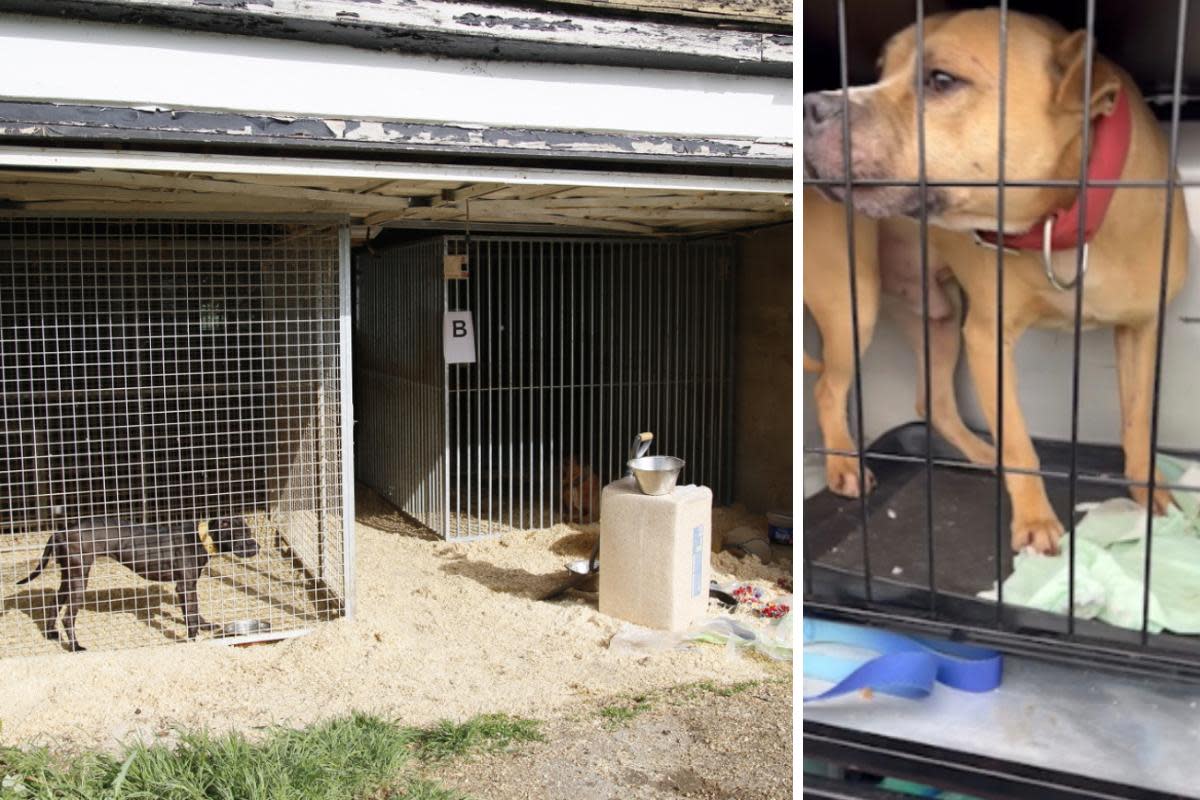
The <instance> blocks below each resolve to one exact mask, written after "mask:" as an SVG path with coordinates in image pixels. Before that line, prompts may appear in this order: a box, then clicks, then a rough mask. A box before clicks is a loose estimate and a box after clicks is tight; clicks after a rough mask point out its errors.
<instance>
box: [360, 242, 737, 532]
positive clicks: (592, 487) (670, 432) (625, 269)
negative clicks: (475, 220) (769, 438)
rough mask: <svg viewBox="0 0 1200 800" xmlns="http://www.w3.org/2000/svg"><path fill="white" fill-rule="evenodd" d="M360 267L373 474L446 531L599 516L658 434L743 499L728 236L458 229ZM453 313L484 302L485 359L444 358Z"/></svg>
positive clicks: (364, 452)
mask: <svg viewBox="0 0 1200 800" xmlns="http://www.w3.org/2000/svg"><path fill="white" fill-rule="evenodd" d="M464 252H465V253H468V255H469V277H468V278H466V279H463V280H460V279H445V278H444V275H443V257H444V256H445V255H447V254H450V253H464ZM355 269H356V298H357V300H356V302H357V312H358V313H357V315H356V323H355V324H356V329H355V333H356V339H355V342H356V364H357V365H358V366H357V370H356V378H355V380H356V396H357V397H358V398H359V405H360V410H359V425H360V427H359V431H358V435H359V437H360V441H362V442H363V446H362V447H360V448H359V449H358V458H359V461H358V467H357V469H358V474H359V475H360V478H361V480H362V481H363V482H364V483H365V484H367V485H368V486H371V487H372V488H374V489H376V490H377V491H379V492H380V493H381V494H382V495H384V496H385V497H387V498H388V499H389V500H391V501H392V502H393V503H395V504H396V505H397V506H398V507H400V508H401V509H403V510H404V511H405V512H407V513H409V514H410V515H412V516H413V517H414V518H416V519H417V520H418V521H420V522H421V523H422V524H424V525H426V526H427V527H429V528H430V529H431V530H434V531H436V532H437V533H438V534H440V535H441V536H442V537H444V538H446V539H452V540H457V541H463V540H470V539H475V538H481V537H488V536H495V535H499V534H501V533H504V532H505V531H510V530H519V529H529V528H542V527H548V526H552V525H555V524H557V523H560V522H564V521H580V522H588V521H595V520H597V519H598V499H599V490H600V487H602V486H603V485H604V484H606V483H608V482H609V481H611V480H614V479H616V478H618V477H620V475H621V474H623V472H624V464H625V460H626V453H627V449H628V446H629V440H630V439H631V438H632V436H633V435H634V434H635V433H637V432H639V431H644V430H649V431H652V432H654V434H655V437H656V441H655V445H654V450H653V452H658V453H664V454H672V455H677V456H680V457H681V458H683V459H685V460H686V461H687V467H686V469H685V472H684V473H683V475H682V476H681V480H684V481H687V482H695V483H703V484H704V485H707V486H710V487H711V488H712V489H713V491H714V495H715V496H716V497H717V499H718V500H719V501H723V502H728V501H729V499H730V495H731V492H732V482H733V475H732V452H733V450H732V441H731V434H732V421H731V415H732V406H733V402H732V399H733V398H732V383H731V379H732V370H733V365H732V356H731V354H732V351H733V334H734V327H733V309H734V294H735V292H734V289H735V281H736V258H735V249H734V247H733V244H732V242H731V241H730V240H728V239H723V238H722V239H705V240H690V241H685V240H655V239H606V238H605V239H602V238H595V239H584V238H565V237H529V236H485V237H470V238H469V239H468V238H466V237H460V236H449V237H439V238H435V239H431V240H425V241H421V242H417V243H414V244H407V245H402V246H398V247H395V248H392V249H390V250H388V251H386V252H381V253H376V254H371V255H363V256H360V257H359V258H358V260H357V261H356V265H355ZM446 311H471V312H472V318H473V322H474V327H475V343H476V362H475V363H474V364H446V363H445V362H444V357H443V345H442V322H441V320H442V317H443V314H444V313H445V312H446ZM368 445H370V446H368ZM572 490H573V491H574V492H575V497H576V499H578V498H581V497H586V499H584V500H582V501H580V502H574V501H572V500H571V499H570V498H564V495H567V494H569V493H570V492H571V491H572Z"/></svg>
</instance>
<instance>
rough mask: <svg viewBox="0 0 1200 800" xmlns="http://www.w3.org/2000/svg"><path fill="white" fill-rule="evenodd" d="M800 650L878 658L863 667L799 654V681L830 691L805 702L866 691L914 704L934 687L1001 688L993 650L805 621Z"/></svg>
mask: <svg viewBox="0 0 1200 800" xmlns="http://www.w3.org/2000/svg"><path fill="white" fill-rule="evenodd" d="M804 644H805V646H806V647H807V645H810V644H834V645H844V646H850V647H854V648H858V649H862V650H870V651H872V652H875V653H878V654H879V655H877V656H876V657H875V658H871V659H868V660H866V661H864V660H862V659H852V658H845V657H840V656H833V655H827V654H824V653H809V652H807V651H806V652H805V654H804V675H805V677H808V678H813V679H816V680H822V681H827V682H829V683H832V684H833V686H832V687H830V688H829V689H826V690H825V691H823V692H821V693H820V694H815V695H810V696H808V697H805V698H804V702H806V703H808V702H812V701H814V700H827V699H829V698H832V697H838V696H841V695H844V694H849V693H851V692H857V691H861V690H863V689H869V690H871V691H873V692H880V693H881V694H890V695H896V696H899V697H907V698H910V699H913V700H919V699H921V698H923V697H927V696H928V695H929V693H930V692H932V691H933V685H934V684H935V683H942V684H945V685H946V686H949V687H951V688H953V689H959V690H962V691H966V692H988V691H991V690H992V689H995V688H996V687H997V686H999V685H1000V681H1001V677H1002V674H1003V663H1004V659H1003V656H1002V655H1001V654H1000V653H998V652H997V651H995V650H989V649H987V648H984V647H976V646H974V645H966V644H957V643H955V642H946V641H941V640H938V639H925V638H919V637H915V636H906V635H904V634H900V633H892V632H891V631H885V630H881V629H879V628H870V627H866V626H862V625H849V624H846V623H843V622H831V621H829V620H823V619H815V618H811V617H805V618H804Z"/></svg>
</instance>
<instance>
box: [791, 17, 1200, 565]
mask: <svg viewBox="0 0 1200 800" xmlns="http://www.w3.org/2000/svg"><path fill="white" fill-rule="evenodd" d="M999 30H1000V14H999V12H998V11H997V10H995V9H986V10H974V11H964V12H952V13H946V14H938V15H935V16H932V17H929V18H928V19H927V20H926V21H925V30H924V46H923V48H922V50H921V52H922V53H923V55H924V74H922V75H920V76H918V75H917V74H916V67H917V64H916V53H917V50H916V46H917V32H916V30H915V27H909V28H907V29H905V30H904V31H902V32H900V33H898V34H897V35H896V36H894V37H893V38H892V39H891V41H889V42H888V44H887V46H886V47H885V49H884V53H883V57H882V58H881V62H880V63H881V69H882V75H881V78H880V80H879V81H878V82H877V83H875V84H872V85H869V86H862V87H856V88H854V89H852V90H851V92H850V99H851V102H850V125H851V131H852V132H851V145H852V155H851V163H852V167H851V171H852V175H853V177H855V178H859V179H871V178H875V179H891V180H904V181H914V180H915V179H916V177H917V158H918V156H917V149H918V147H917V132H916V127H915V124H914V120H915V119H916V108H917V86H918V83H917V81H918V79H919V80H920V81H921V82H922V84H923V85H924V87H925V90H924V91H925V157H926V176H927V179H928V180H929V181H933V182H955V181H959V182H966V181H975V182H980V183H985V184H986V183H987V182H996V181H997V180H998V171H997V163H998V157H997V150H998V143H999V122H998V108H999V97H1000V92H1001V81H1000V65H999V61H1000V45H999ZM1087 43H1088V37H1087V35H1086V33H1085V32H1084V31H1075V32H1074V33H1071V32H1068V31H1067V30H1066V29H1064V28H1062V27H1061V26H1059V25H1058V24H1056V23H1054V22H1051V21H1049V20H1046V19H1042V18H1040V17H1033V16H1029V15H1026V14H1020V13H1016V12H1010V13H1009V14H1008V48H1007V59H1006V60H1007V75H1006V81H1007V86H1006V88H1005V90H1004V91H1005V105H1006V109H1007V111H1006V119H1007V122H1006V125H1005V139H1006V145H1005V153H1006V156H1005V165H1004V177H1005V180H1006V181H1022V180H1023V181H1046V180H1050V179H1062V180H1076V181H1077V180H1078V179H1079V176H1080V163H1081V159H1080V154H1081V152H1082V149H1083V147H1082V129H1083V123H1084V117H1083V115H1084V108H1085V97H1084V88H1085V85H1087V80H1086V77H1087V76H1086V74H1085V73H1086V69H1085V64H1086V61H1085V48H1086V45H1087ZM1090 77H1091V80H1090V88H1091V92H1090V97H1089V98H1087V100H1088V104H1087V105H1088V107H1089V108H1090V115H1089V116H1090V120H1089V122H1090V125H1091V127H1090V137H1091V148H1090V151H1091V155H1090V158H1089V161H1088V168H1087V169H1088V175H1089V177H1090V178H1092V179H1112V178H1120V179H1122V180H1127V181H1135V180H1140V181H1160V182H1161V181H1164V180H1165V179H1166V177H1167V171H1168V168H1169V164H1168V161H1169V154H1168V143H1167V139H1166V136H1165V135H1164V133H1163V131H1162V129H1161V128H1160V126H1159V124H1158V123H1157V121H1156V120H1155V118H1154V115H1153V114H1152V113H1151V112H1150V109H1149V108H1148V106H1147V105H1146V103H1145V100H1144V99H1143V98H1142V96H1141V94H1140V93H1139V92H1138V89H1137V87H1136V86H1135V85H1134V83H1133V81H1132V80H1131V79H1130V77H1129V76H1128V74H1126V73H1125V72H1124V71H1123V70H1121V69H1120V68H1119V67H1117V66H1116V65H1115V64H1113V63H1112V62H1110V61H1108V60H1107V59H1105V58H1104V57H1103V56H1101V55H1099V54H1095V57H1094V59H1093V62H1092V70H1091V76H1090ZM804 105H805V143H804V155H805V163H806V169H807V170H808V171H809V172H810V173H811V174H815V175H816V176H818V177H822V178H835V179H836V178H840V177H841V176H842V174H843V166H842V119H841V115H842V102H841V95H840V93H838V92H830V93H822V94H810V95H806V96H805V98H804ZM830 194H832V195H833V196H835V197H840V194H841V193H840V192H839V191H838V190H837V189H836V188H835V189H832V190H830ZM997 199H998V191H997V189H996V187H995V186H986V185H983V186H957V187H954V186H935V187H931V188H929V190H928V195H927V208H928V213H929V220H930V222H931V223H932V224H934V225H936V226H939V227H940V228H943V229H944V230H942V231H937V230H934V229H931V231H930V234H931V239H930V241H931V244H932V246H934V247H936V249H937V250H938V251H939V252H940V253H941V255H942V257H943V258H944V259H945V262H946V263H947V264H948V265H949V267H950V268H951V269H952V270H953V273H954V277H955V279H956V280H957V281H958V283H959V284H960V285H961V286H962V288H963V290H964V292H965V294H966V297H967V301H968V312H967V317H966V322H965V326H964V338H965V342H966V350H967V358H968V362H969V364H970V367H971V372H972V376H973V378H974V381H975V387H976V391H977V393H978V395H979V399H980V401H981V403H982V405H983V410H984V413H985V414H986V416H987V418H988V423H989V425H990V426H991V427H992V429H993V431H994V430H995V428H996V424H997V418H998V409H997V400H996V398H997V390H998V388H999V389H1000V390H1001V391H1002V392H1003V413H1004V443H1003V444H1004V451H1003V456H1004V463H1005V465H1006V466H1007V467H1016V468H1019V469H1021V470H1037V469H1038V468H1039V461H1038V457H1037V455H1036V453H1035V452H1034V449H1033V443H1032V441H1031V440H1030V436H1029V433H1028V431H1027V429H1026V425H1025V419H1024V417H1023V415H1022V414H1021V408H1020V403H1019V398H1018V394H1017V380H1016V376H1017V370H1016V366H1015V364H1014V361H1013V349H1014V347H1015V346H1016V342H1017V340H1018V338H1020V336H1021V334H1022V333H1024V331H1025V330H1026V329H1028V328H1029V327H1031V326H1038V327H1049V328H1057V329H1065V330H1071V329H1072V326H1073V323H1074V309H1075V292H1074V291H1073V290H1069V286H1070V284H1071V282H1072V281H1073V280H1074V276H1075V265H1076V258H1077V253H1076V248H1075V245H1076V232H1077V230H1078V219H1079V217H1080V216H1083V217H1084V219H1085V222H1086V225H1087V227H1086V230H1087V242H1088V247H1087V250H1086V252H1085V255H1086V262H1087V268H1086V274H1085V277H1084V278H1082V280H1083V311H1082V324H1083V325H1084V326H1085V327H1088V328H1091V327H1095V326H1099V325H1109V326H1112V327H1113V328H1114V330H1115V340H1116V351H1117V370H1118V382H1119V386H1120V400H1121V416H1122V428H1121V430H1122V444H1123V447H1124V451H1125V475H1126V476H1127V477H1128V478H1129V479H1130V480H1131V481H1135V482H1145V481H1147V480H1148V478H1149V475H1150V468H1151V454H1150V442H1149V439H1150V435H1149V429H1150V414H1151V406H1152V403H1153V390H1154V362H1155V347H1156V330H1157V324H1158V298H1159V289H1160V275H1161V271H1162V260H1163V233H1164V230H1166V229H1167V226H1166V224H1165V223H1166V222H1167V220H1166V201H1167V196H1166V192H1165V190H1164V189H1163V188H1161V187H1158V188H1145V189H1139V188H1133V187H1121V188H1117V189H1116V190H1115V191H1114V190H1112V188H1111V187H1109V188H1105V187H1089V189H1088V191H1087V199H1086V201H1085V203H1086V209H1081V208H1080V200H1079V193H1078V192H1077V191H1076V189H1075V188H1074V187H1071V186H1062V187H1038V188H1034V187H1011V186H1010V187H1006V188H1005V191H1004V204H1005V215H1004V229H1005V243H1006V245H1007V246H1010V247H1012V248H1014V252H1011V253H1008V254H1006V256H1005V272H1004V287H1003V292H1004V296H1003V300H1004V304H1003V317H1002V318H1000V314H999V313H998V305H997V299H998V298H997V293H996V272H995V270H996V253H995V251H994V250H993V249H992V248H990V247H988V246H986V243H987V242H988V241H994V239H995V231H996V229H997V228H998V227H999V225H1000V222H999V219H998V212H997ZM1171 201H1172V203H1173V206H1172V211H1171V219H1170V242H1169V264H1168V273H1167V281H1166V287H1165V291H1166V297H1167V299H1168V300H1169V299H1171V298H1173V297H1174V296H1175V295H1176V294H1177V293H1178V291H1179V289H1180V287H1181V286H1182V285H1183V282H1184V279H1185V277H1186V272H1187V255H1188V253H1187V243H1188V227H1187V221H1186V217H1185V211H1184V202H1183V193H1182V191H1181V190H1179V189H1178V188H1176V189H1175V191H1174V193H1173V196H1172V198H1171ZM854 203H855V206H856V208H857V209H858V210H859V211H861V212H863V213H865V214H867V215H870V216H876V217H888V216H896V215H903V216H913V215H915V214H916V213H917V211H918V208H919V195H918V190H917V189H916V188H915V187H912V186H891V187H882V186H881V187H860V188H856V189H855V192H854ZM1081 211H1083V212H1084V213H1083V214H1082V215H1081V213H1080V212H1081ZM1044 249H1045V250H1048V255H1045V256H1044V255H1043V250H1044ZM1065 288H1066V289H1068V290H1064V289H1065ZM998 322H1000V323H1002V325H1003V331H1004V335H1003V337H1002V341H1001V342H1000V345H999V348H1000V353H999V355H1000V357H1001V358H1002V359H1003V366H1004V377H1003V384H1002V385H1001V386H999V387H998V385H997V383H998V378H997V371H996V363H997V336H996V331H997V327H998V325H997V323H998ZM1005 481H1006V484H1007V488H1008V491H1009V495H1010V497H1011V499H1012V507H1013V514H1012V546H1013V548H1014V549H1021V548H1023V547H1025V546H1027V545H1031V546H1033V547H1034V548H1036V549H1037V550H1039V551H1041V552H1046V553H1050V552H1056V551H1057V550H1058V544H1059V539H1060V537H1061V535H1062V531H1063V526H1062V523H1061V522H1060V521H1059V519H1058V518H1057V516H1056V514H1055V512H1054V509H1053V508H1052V507H1051V505H1050V502H1049V499H1048V498H1047V496H1046V490H1045V486H1044V484H1043V482H1042V479H1041V478H1040V477H1039V476H1037V475H1030V474H1019V473H1013V472H1006V473H1005ZM1131 491H1132V493H1133V496H1134V497H1135V499H1137V500H1138V501H1139V502H1142V503H1147V504H1149V503H1151V502H1152V504H1153V507H1154V510H1155V511H1158V512H1161V511H1162V510H1164V509H1165V507H1166V506H1167V505H1168V504H1169V503H1170V502H1171V497H1170V493H1169V492H1167V491H1165V490H1161V489H1160V490H1157V491H1156V492H1155V496H1154V497H1153V498H1150V497H1148V491H1147V489H1146V488H1144V487H1142V488H1138V487H1134V488H1132V489H1131Z"/></svg>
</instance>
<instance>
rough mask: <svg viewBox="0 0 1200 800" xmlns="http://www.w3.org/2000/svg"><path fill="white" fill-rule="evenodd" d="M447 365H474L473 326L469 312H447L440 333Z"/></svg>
mask: <svg viewBox="0 0 1200 800" xmlns="http://www.w3.org/2000/svg"><path fill="white" fill-rule="evenodd" d="M442 343H443V349H444V350H445V353H446V363H447V364H474V363H475V325H474V324H473V322H472V320H471V312H470V311H447V312H446V324H445V326H444V328H443V333H442Z"/></svg>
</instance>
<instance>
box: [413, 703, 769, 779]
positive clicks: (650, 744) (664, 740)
mask: <svg viewBox="0 0 1200 800" xmlns="http://www.w3.org/2000/svg"><path fill="white" fill-rule="evenodd" d="M739 688H740V687H739ZM613 702H614V703H616V704H617V705H619V706H620V705H624V706H628V705H629V703H630V702H631V701H630V700H629V699H628V698H620V699H615V700H614V701H613ZM647 705H648V706H649V708H647V710H645V711H644V712H642V713H640V714H638V715H637V716H635V717H633V718H632V719H629V720H627V721H621V722H614V721H612V720H610V719H607V718H606V717H605V716H604V715H603V713H602V710H601V709H602V708H603V706H589V707H588V708H586V709H584V710H582V711H580V712H578V713H576V714H573V715H571V716H569V717H565V718H560V719H556V720H554V721H552V722H550V723H548V724H546V725H545V726H543V734H544V735H545V737H546V741H545V742H541V743H537V744H531V745H524V746H522V747H520V748H519V749H518V750H517V751H516V752H515V753H496V754H492V755H488V756H484V757H482V758H478V759H475V760H473V761H470V762H467V763H465V764H464V763H455V764H453V765H452V766H446V767H443V768H441V769H439V770H436V771H434V772H433V773H432V774H431V775H430V777H432V778H433V779H434V780H436V781H437V782H438V783H439V784H441V785H442V786H445V787H447V788H452V789H457V790H459V791H461V792H463V793H465V794H466V795H468V796H469V797H474V798H480V799H481V800H535V799H536V800H581V798H622V800H667V798H685V797H686V798H694V800H727V798H738V800H783V799H784V798H790V797H792V684H791V681H777V682H770V683H765V684H760V685H757V686H753V687H749V688H746V689H744V690H741V691H735V692H734V693H732V694H728V695H727V696H722V694H720V693H717V692H712V691H706V690H698V689H695V688H680V689H676V690H673V691H670V692H666V693H665V694H664V695H662V696H659V697H653V698H649V699H648V700H647Z"/></svg>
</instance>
